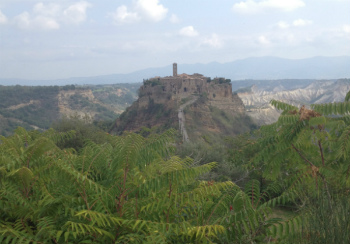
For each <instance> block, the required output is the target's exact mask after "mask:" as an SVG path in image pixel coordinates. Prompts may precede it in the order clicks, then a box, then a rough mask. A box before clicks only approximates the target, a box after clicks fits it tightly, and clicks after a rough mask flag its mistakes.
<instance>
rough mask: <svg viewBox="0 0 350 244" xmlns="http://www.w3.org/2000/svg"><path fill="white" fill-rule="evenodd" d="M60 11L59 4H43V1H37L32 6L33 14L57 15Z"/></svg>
mask: <svg viewBox="0 0 350 244" xmlns="http://www.w3.org/2000/svg"><path fill="white" fill-rule="evenodd" d="M60 12H61V6H60V5H58V4H53V3H51V4H47V5H44V4H43V3H37V4H35V6H34V8H33V13H34V14H38V15H44V16H49V17H55V16H59V15H60Z"/></svg>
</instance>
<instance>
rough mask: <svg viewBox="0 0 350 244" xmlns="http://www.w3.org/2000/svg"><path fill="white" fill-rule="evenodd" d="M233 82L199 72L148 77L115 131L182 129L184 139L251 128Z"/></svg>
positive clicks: (233, 132)
mask: <svg viewBox="0 0 350 244" xmlns="http://www.w3.org/2000/svg"><path fill="white" fill-rule="evenodd" d="M230 82H231V81H230V80H227V79H224V78H215V79H213V80H212V79H210V78H208V77H204V76H203V75H200V74H197V73H196V74H194V75H187V74H182V75H177V74H175V75H174V76H167V77H163V78H162V77H155V78H152V79H149V80H145V81H144V83H143V86H141V88H140V91H139V98H138V100H137V101H135V102H134V103H133V104H132V106H130V107H129V108H127V109H126V111H125V112H124V113H123V114H121V116H120V117H119V118H118V119H117V121H116V123H115V126H114V128H113V130H112V131H114V132H116V133H122V132H123V131H133V132H135V131H142V130H145V129H147V128H148V129H150V128H156V130H157V131H163V130H165V129H168V128H179V129H180V132H181V134H182V136H183V141H189V140H193V139H198V138H202V139H204V137H205V135H206V134H207V135H209V134H210V135H212V134H216V135H235V134H239V133H242V132H244V131H247V130H249V128H250V126H254V125H253V123H252V122H251V121H250V119H249V118H248V117H247V116H246V114H245V109H244V106H243V103H242V101H241V99H240V98H239V97H238V96H237V95H236V94H233V93H232V86H231V83H230Z"/></svg>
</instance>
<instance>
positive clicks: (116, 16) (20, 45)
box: [0, 0, 350, 80]
mask: <svg viewBox="0 0 350 244" xmlns="http://www.w3.org/2000/svg"><path fill="white" fill-rule="evenodd" d="M349 13H350V0H182V1H176V0H129V1H126V0H86V1H85V0H83V1H80V0H78V1H77V0H41V1H38V0H0V78H21V79H38V80H43V79H63V78H69V77H86V76H98V75H106V74H117V73H129V72H133V71H137V70H141V69H145V68H150V67H163V66H166V65H169V64H172V63H173V62H177V63H178V64H181V63H182V64H193V63H210V62H219V63H225V62H230V61H234V60H238V59H244V58H248V57H262V56H276V57H282V58H289V59H302V58H308V57H314V56H350V14H349Z"/></svg>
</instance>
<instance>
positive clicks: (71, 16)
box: [63, 1, 92, 24]
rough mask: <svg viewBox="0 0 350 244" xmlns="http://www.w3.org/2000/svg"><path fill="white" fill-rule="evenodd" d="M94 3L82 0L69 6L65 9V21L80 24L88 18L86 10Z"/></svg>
mask: <svg viewBox="0 0 350 244" xmlns="http://www.w3.org/2000/svg"><path fill="white" fill-rule="evenodd" d="M91 6H92V5H91V4H90V3H88V2H85V1H81V2H78V3H75V4H73V5H71V6H69V7H68V8H67V9H65V10H64V11H63V16H64V18H65V22H67V23H73V24H79V23H81V22H84V21H85V20H86V10H87V8H89V7H91Z"/></svg>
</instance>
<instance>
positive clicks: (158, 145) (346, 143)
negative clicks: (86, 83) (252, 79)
mask: <svg viewBox="0 0 350 244" xmlns="http://www.w3.org/2000/svg"><path fill="white" fill-rule="evenodd" d="M72 99H77V101H76V103H77V104H78V106H82V104H80V103H83V102H84V101H85V100H84V99H85V98H83V97H77V98H74V97H73V98H72ZM205 99H207V98H206V97H205V96H202V97H200V98H199V99H198V100H197V103H196V104H194V105H195V106H201V104H202V105H203V101H205ZM29 102H30V101H29ZM271 104H272V105H273V106H275V107H276V108H277V109H279V110H281V111H282V114H281V116H280V118H279V120H278V121H277V122H276V123H274V124H271V125H267V126H263V127H261V128H259V129H257V130H254V129H256V128H255V127H254V126H253V124H252V123H251V121H249V120H248V119H247V118H245V117H231V116H230V115H229V114H227V113H225V112H224V111H221V110H218V109H215V108H210V107H209V108H207V110H208V111H207V112H208V113H210V115H211V116H212V118H213V121H214V122H215V124H216V125H218V128H220V130H222V132H223V133H222V134H220V136H218V135H217V134H216V133H217V131H212V133H210V132H208V133H202V134H201V135H200V136H198V137H197V140H196V141H193V142H191V143H184V144H181V145H178V144H180V143H179V140H178V138H177V136H178V135H177V134H176V132H175V130H168V131H165V132H163V133H162V134H159V131H160V130H164V128H161V129H160V128H148V127H143V128H142V129H141V130H140V131H139V134H133V133H128V132H124V134H123V135H122V136H112V135H109V134H107V133H105V132H103V131H102V130H101V129H99V128H98V127H95V126H94V125H93V124H91V123H88V122H90V118H88V117H86V118H85V120H84V119H81V118H79V117H73V118H63V119H61V120H57V121H56V123H55V124H53V127H54V129H48V130H46V131H44V132H39V131H28V130H26V129H24V128H21V127H20V128H18V129H17V130H16V131H15V133H14V135H12V136H8V137H1V138H0V243H30V244H31V243H246V244H248V243H249V244H252V243H290V244H292V243H305V244H314V243H315V244H316V243H350V234H349V232H348V231H347V230H349V229H350V216H349V212H350V204H349V199H350V196H349V194H350V174H349V172H350V165H349V156H350V140H349V135H350V117H349V112H350V92H349V93H348V94H347V95H346V97H345V101H344V102H341V103H330V104H314V105H311V106H310V108H306V107H304V106H303V107H301V108H297V107H294V106H292V105H289V104H286V103H282V102H279V101H271ZM11 106H12V105H11ZM29 106H30V105H28V106H26V107H29ZM4 108H8V105H7V107H4ZM133 111H135V110H132V109H129V110H128V111H127V112H126V113H124V114H123V115H122V116H130V118H132V116H131V115H133V114H132V113H133ZM185 112H186V113H194V114H192V115H193V116H195V118H196V122H197V123H205V122H204V120H203V118H199V117H198V116H196V114H195V113H196V112H195V110H193V111H192V110H188V109H186V111H185ZM167 113H171V111H170V112H168V111H167V110H166V108H165V107H164V105H160V104H155V103H154V102H153V101H150V106H149V107H148V108H147V109H145V114H149V116H151V117H152V118H155V119H157V120H162V119H165V118H168V119H169V117H171V114H167ZM130 114H131V115H130ZM133 116H134V115H133ZM138 116H139V115H138ZM147 118H148V117H142V119H147ZM0 119H1V117H0ZM126 121H128V120H126ZM242 121H243V123H242ZM242 124H243V125H242ZM101 127H102V125H101ZM237 127H238V128H237ZM235 130H237V131H235ZM243 130H246V131H247V132H246V133H244V134H240V135H236V136H235V137H232V136H230V135H229V133H232V132H235V133H236V132H242V131H243ZM223 134H225V136H222V135H223Z"/></svg>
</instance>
